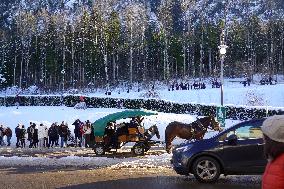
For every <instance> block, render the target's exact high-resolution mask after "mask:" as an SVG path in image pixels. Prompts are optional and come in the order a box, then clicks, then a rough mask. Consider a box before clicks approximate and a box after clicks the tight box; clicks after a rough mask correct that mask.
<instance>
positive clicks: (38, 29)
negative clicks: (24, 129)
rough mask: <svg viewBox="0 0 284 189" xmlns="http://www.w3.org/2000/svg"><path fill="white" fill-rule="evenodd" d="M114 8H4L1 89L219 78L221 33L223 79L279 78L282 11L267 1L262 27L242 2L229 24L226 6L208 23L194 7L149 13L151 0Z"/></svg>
mask: <svg viewBox="0 0 284 189" xmlns="http://www.w3.org/2000/svg"><path fill="white" fill-rule="evenodd" d="M118 1H119V0H95V1H83V2H82V1H80V3H78V4H76V8H75V5H74V7H73V8H70V9H66V5H64V1H56V2H57V8H56V9H52V8H51V6H49V7H48V6H43V4H41V3H42V2H43V1H32V0H29V1H28V0H26V2H30V3H31V2H33V3H34V4H33V6H27V5H23V4H22V3H11V2H9V1H7V3H6V4H5V3H3V4H2V5H3V6H2V8H3V7H4V8H5V7H6V9H9V10H11V15H12V16H9V17H5V14H4V13H3V14H2V16H1V15H0V19H1V20H0V78H1V77H2V80H1V81H0V88H1V87H6V86H18V87H20V88H27V87H29V86H31V85H36V86H38V87H40V88H45V89H52V90H55V89H67V88H83V87H90V88H92V87H108V86H116V85H118V84H119V83H121V82H127V83H129V84H130V85H131V84H132V83H134V82H138V83H148V82H149V81H153V80H159V81H164V82H167V81H170V80H173V79H177V78H179V79H188V78H205V77H219V74H220V55H219V49H218V46H219V45H220V34H221V32H222V30H224V31H225V33H226V37H225V39H226V44H227V45H228V49H227V54H226V58H225V67H224V74H225V76H226V77H239V76H244V75H246V77H251V76H252V75H253V74H255V73H260V74H263V75H266V76H267V75H272V74H277V73H278V74H284V55H283V50H284V19H283V18H284V11H283V8H282V9H280V13H281V11H282V13H283V14H282V15H283V17H281V16H279V10H278V13H277V14H276V13H275V12H274V11H275V6H277V4H276V3H275V2H276V1H269V0H267V4H266V7H265V11H264V12H265V15H266V19H263V18H262V17H261V16H260V15H257V14H254V13H252V12H251V11H250V10H251V9H250V6H251V4H250V3H249V2H250V1H248V0H242V5H243V6H242V10H241V12H242V17H232V16H231V15H232V14H231V13H232V12H233V11H234V9H232V6H233V5H232V4H229V3H228V4H227V3H220V11H219V12H221V13H222V14H221V15H219V17H215V16H214V15H211V16H210V15H209V16H208V14H206V13H204V12H203V11H202V10H203V9H202V7H201V9H200V10H199V11H196V6H195V5H196V3H197V2H198V1H195V0H161V1H156V2H154V3H155V5H156V6H155V7H154V8H153V6H152V5H153V0H152V2H150V1H146V0H144V1H132V2H131V3H128V4H127V5H125V6H123V7H120V9H118V8H117V7H118V6H117V3H118ZM35 2H37V3H35ZM78 2H79V1H78ZM157 2H159V3H157ZM269 2H270V3H269ZM60 3H61V4H60ZM4 5H6V6H4ZM204 6H206V4H205V5H204ZM278 8H279V7H278ZM193 9H194V10H193ZM0 11H1V7H0ZM2 11H3V12H5V10H2Z"/></svg>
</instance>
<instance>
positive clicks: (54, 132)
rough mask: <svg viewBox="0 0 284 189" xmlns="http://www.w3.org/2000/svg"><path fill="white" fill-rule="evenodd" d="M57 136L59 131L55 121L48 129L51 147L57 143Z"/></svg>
mask: <svg viewBox="0 0 284 189" xmlns="http://www.w3.org/2000/svg"><path fill="white" fill-rule="evenodd" d="M57 136H58V131H57V129H56V125H55V123H53V124H52V125H51V127H50V128H49V130H48V137H49V146H50V147H53V145H55V143H56V139H57Z"/></svg>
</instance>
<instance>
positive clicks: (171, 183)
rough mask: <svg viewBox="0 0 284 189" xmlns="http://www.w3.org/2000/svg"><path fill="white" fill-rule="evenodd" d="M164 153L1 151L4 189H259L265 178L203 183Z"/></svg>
mask: <svg viewBox="0 0 284 189" xmlns="http://www.w3.org/2000/svg"><path fill="white" fill-rule="evenodd" d="M170 159H171V155H170V154H167V153H165V151H164V150H157V149H155V150H152V151H151V150H150V151H149V152H147V154H146V155H145V156H143V157H136V156H133V155H132V154H131V152H130V150H129V149H124V150H122V151H121V152H118V153H114V154H106V155H105V156H103V157H96V155H95V154H94V152H93V150H91V149H82V148H65V149H60V148H53V149H28V148H27V149H15V148H7V147H6V148H3V147H2V148H0V188H1V189H18V188H21V189H30V188H32V189H49V188H71V189H76V188H98V189H104V188H106V189H116V188H123V189H136V188H137V189H144V188H145V189H152V188H153V189H156V188H157V189H185V188H187V189H188V188H194V189H228V188H230V189H260V188H261V176H227V177H224V176H221V178H220V179H219V180H218V182H217V183H215V184H200V183H198V182H197V181H196V180H195V178H194V177H193V176H187V177H186V176H181V175H178V174H176V173H175V172H174V170H173V169H172V167H171V164H170Z"/></svg>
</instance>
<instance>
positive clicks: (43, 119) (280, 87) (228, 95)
mask: <svg viewBox="0 0 284 189" xmlns="http://www.w3.org/2000/svg"><path fill="white" fill-rule="evenodd" d="M133 90H134V89H133ZM143 92H145V91H141V92H134V91H131V92H130V93H127V92H126V91H123V90H121V91H120V93H118V91H115V90H114V91H113V92H112V95H111V96H108V97H115V98H141V94H143ZM157 92H158V93H159V97H160V99H163V100H168V101H174V102H181V103H188V102H193V103H200V104H216V105H219V104H220V89H219V88H217V89H216V88H213V89H212V88H211V87H208V88H207V89H202V90H189V91H180V90H179V91H168V90H167V89H165V88H160V89H158V90H157ZM84 95H86V96H102V97H106V95H104V94H103V91H101V92H99V91H98V92H97V93H90V94H84ZM224 100H225V104H226V105H229V104H234V105H237V106H240V105H251V103H254V105H262V106H263V107H268V108H277V109H279V108H281V109H284V108H283V107H284V84H277V85H265V86H261V85H255V84H253V85H251V86H250V87H243V86H242V85H241V84H239V83H237V82H236V83H232V82H228V81H227V82H226V83H225V86H224ZM257 100H258V101H257ZM117 111H123V109H115V108H88V109H86V110H80V109H74V108H70V107H65V106H62V107H46V106H44V107H40V106H34V107H19V109H16V107H3V106H1V107H0V124H3V125H4V126H9V127H10V128H12V130H13V132H14V128H15V127H16V126H17V124H19V123H21V124H24V125H25V126H26V127H27V126H28V125H29V122H34V123H36V124H37V125H39V124H40V123H44V124H46V125H47V126H50V125H51V124H52V123H54V122H58V123H61V122H62V121H64V122H67V123H68V125H69V128H70V130H71V131H73V129H74V126H73V125H72V123H73V122H74V121H75V120H76V119H78V118H79V119H80V120H81V121H86V120H90V121H91V122H94V121H95V120H97V119H99V118H101V117H103V116H105V115H108V114H110V113H114V112H117ZM195 120H196V115H189V114H172V113H163V112H158V115H155V116H148V117H145V119H144V126H145V127H146V128H148V127H150V126H151V125H153V124H157V126H158V128H159V131H160V134H161V139H160V140H161V141H164V139H165V138H164V131H165V128H166V126H167V125H168V124H169V123H170V122H172V121H180V122H184V123H191V122H193V121H195ZM123 121H125V120H123ZM238 122H239V121H236V120H226V127H231V126H232V125H233V124H236V123H238ZM214 134H215V132H209V133H208V134H207V135H206V136H205V137H210V136H212V135H214ZM153 139H155V140H158V139H157V138H153ZM15 140H16V138H15V136H14V135H13V137H12V143H13V145H12V148H11V149H9V148H8V149H7V148H6V147H2V149H1V150H0V155H1V152H3V148H5V150H6V151H9V150H10V151H13V150H14V151H15V149H13V146H14V145H15ZM183 141H184V140H175V141H174V143H175V144H177V143H180V142H183ZM31 150H36V149H31ZM52 150H53V151H54V153H56V151H59V152H58V153H61V152H60V151H62V150H63V149H52ZM75 151H78V150H75ZM24 153H25V152H24ZM74 153H75V152H73V151H72V150H71V152H70V154H69V155H68V156H65V157H60V158H51V157H44V156H43V157H18V156H17V155H15V156H13V155H12V156H11V157H10V156H5V157H4V156H0V166H3V165H8V166H9V165H11V166H12V165H27V166H32V165H38V166H39V165H42V166H48V165H56V166H72V165H73V166H74V165H76V166H79V167H81V166H91V167H96V166H122V165H123V166H128V165H129V164H131V166H136V165H139V164H149V165H157V166H160V164H159V163H157V162H161V163H162V165H163V166H168V165H169V160H170V158H171V155H168V154H162V155H161V154H160V155H146V156H145V157H143V158H142V159H141V158H137V157H125V158H106V157H94V156H91V157H78V156H76V155H75V154H74ZM153 162H154V163H153ZM155 162H156V163H155Z"/></svg>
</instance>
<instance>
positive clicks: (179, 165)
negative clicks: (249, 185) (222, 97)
mask: <svg viewBox="0 0 284 189" xmlns="http://www.w3.org/2000/svg"><path fill="white" fill-rule="evenodd" d="M264 120H265V119H264V118H263V119H255V120H250V121H245V122H242V123H239V124H236V125H234V126H232V127H230V128H229V129H227V130H224V131H222V132H220V133H218V134H217V135H216V136H214V137H212V138H209V139H204V140H199V141H195V142H188V143H185V144H181V145H179V146H177V147H176V148H174V150H173V157H172V160H171V162H172V164H173V167H174V170H175V171H176V172H177V173H178V174H181V175H189V174H193V175H194V176H195V178H196V179H197V180H198V181H200V182H204V183H211V182H215V181H216V180H217V179H218V178H219V176H220V174H224V175H249V174H262V173H263V172H264V169H265V166H266V163H267V161H266V159H265V157H264V152H263V148H264V142H263V135H262V131H261V129H260V127H261V125H262V123H263V121H264Z"/></svg>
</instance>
